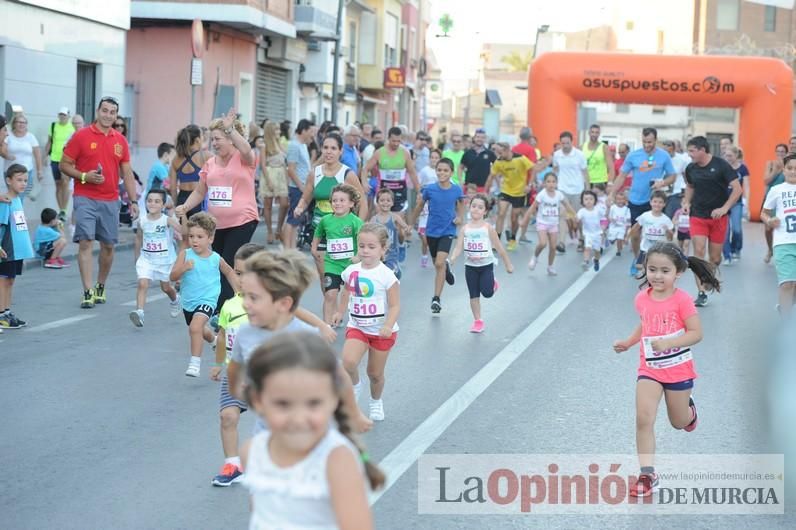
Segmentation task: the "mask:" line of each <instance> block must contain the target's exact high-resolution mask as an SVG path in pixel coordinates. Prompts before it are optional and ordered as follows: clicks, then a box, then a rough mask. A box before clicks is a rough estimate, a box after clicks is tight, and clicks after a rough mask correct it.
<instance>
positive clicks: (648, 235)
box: [630, 190, 674, 265]
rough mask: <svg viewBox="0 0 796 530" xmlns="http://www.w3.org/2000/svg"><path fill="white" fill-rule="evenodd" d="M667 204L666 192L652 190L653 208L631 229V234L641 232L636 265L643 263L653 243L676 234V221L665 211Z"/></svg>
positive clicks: (669, 239)
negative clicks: (673, 221) (667, 215)
mask: <svg viewBox="0 0 796 530" xmlns="http://www.w3.org/2000/svg"><path fill="white" fill-rule="evenodd" d="M664 206H666V193H664V192H663V191H661V190H656V191H654V192H652V198H651V199H650V207H651V208H652V210H650V211H649V212H644V213H643V214H641V215H639V216H638V218H637V219H636V224H634V225H633V227H632V228H631V229H630V234H631V235H633V234H637V233H641V246H640V252H639V253H638V256H637V257H636V265H643V263H644V258H645V257H646V255H647V250H648V249H649V248H650V247H651V246H652V244H653V243H656V242H658V241H661V240H663V238H666V239H667V240H668V241H671V240H672V235H673V234H674V232H673V231H674V223H672V220H671V219H669V218H668V217H666V215H665V214H664V213H663V208H664Z"/></svg>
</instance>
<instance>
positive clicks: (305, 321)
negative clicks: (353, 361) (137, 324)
mask: <svg viewBox="0 0 796 530" xmlns="http://www.w3.org/2000/svg"><path fill="white" fill-rule="evenodd" d="M243 266H244V267H243V274H242V275H241V279H240V288H241V292H242V293H243V308H244V309H245V310H246V314H247V315H248V318H249V322H248V323H246V324H243V325H241V326H240V327H239V328H238V331H237V333H236V335H235V344H234V345H233V346H232V357H231V359H230V361H229V364H228V365H227V378H228V382H229V389H230V393H231V394H232V397H234V398H236V399H239V400H243V399H244V391H243V386H244V385H243V382H242V378H243V375H242V374H244V373H245V371H246V363H247V362H248V360H249V358H250V357H251V355H252V352H254V349H255V348H256V347H257V346H260V345H261V344H263V343H265V342H266V341H269V340H271V338H272V337H274V335H277V334H281V333H283V332H293V331H311V332H315V333H318V332H320V333H321V334H322V335H323V337H324V338H325V339H326V340H327V341H328V342H334V340H335V339H336V338H337V334H336V333H335V332H334V330H333V329H332V328H331V327H330V326H329V325H328V324H326V323H325V322H324V321H323V320H321V319H320V318H318V317H316V316H315V315H313V314H312V313H310V312H309V311H306V310H304V309H302V308H300V307H299V301H300V300H301V296H302V295H303V294H304V292H305V291H306V290H307V287H308V286H309V284H310V283H311V282H312V281H313V279H314V278H315V277H316V274H315V272H314V271H313V269H312V267H311V266H310V265H309V264H308V263H307V259H306V257H305V256H304V254H302V253H301V252H298V251H284V252H279V253H275V252H258V253H256V254H254V255H253V256H251V257H250V258H249V259H247V260H246V261H245V262H244V264H243ZM338 376H339V377H340V381H341V383H342V385H343V386H342V388H343V401H344V403H345V407H346V411H347V412H348V416H349V418H351V423H352V425H354V427H355V428H356V430H357V432H365V431H367V430H369V429H370V428H371V427H373V422H372V421H370V420H369V419H368V418H367V417H366V416H365V415H364V414H362V411H360V410H359V408H358V407H357V403H356V399H355V398H354V388H353V386H352V385H351V378H350V377H348V374H347V373H346V371H345V370H344V369H343V367H342V365H341V366H340V368H339V372H338ZM264 428H265V426H264V425H263V424H262V423H258V424H257V425H255V432H257V431H258V430H262V429H264Z"/></svg>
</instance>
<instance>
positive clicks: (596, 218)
mask: <svg viewBox="0 0 796 530" xmlns="http://www.w3.org/2000/svg"><path fill="white" fill-rule="evenodd" d="M600 217H601V216H600V210H599V209H597V207H596V206H595V207H594V208H592V209H591V210H587V209H586V208H581V209H580V210H578V220H579V221H580V222H581V223H582V229H583V234H584V235H586V234H589V235H596V234H600V233H601V232H602V227H601V226H600Z"/></svg>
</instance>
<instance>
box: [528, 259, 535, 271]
mask: <svg viewBox="0 0 796 530" xmlns="http://www.w3.org/2000/svg"><path fill="white" fill-rule="evenodd" d="M528 268H529V269H531V270H534V269H535V268H536V256H534V257H532V258H531V261H529V262H528Z"/></svg>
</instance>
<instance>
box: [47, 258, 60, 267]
mask: <svg viewBox="0 0 796 530" xmlns="http://www.w3.org/2000/svg"><path fill="white" fill-rule="evenodd" d="M44 268H45V269H63V268H64V266H63V265H61V264H60V263H59V262H58V260H57V259H56V258H50V259H48V260H47V261H45V262H44Z"/></svg>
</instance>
